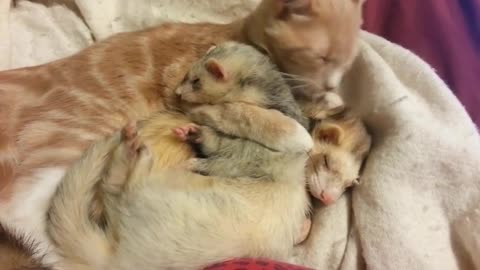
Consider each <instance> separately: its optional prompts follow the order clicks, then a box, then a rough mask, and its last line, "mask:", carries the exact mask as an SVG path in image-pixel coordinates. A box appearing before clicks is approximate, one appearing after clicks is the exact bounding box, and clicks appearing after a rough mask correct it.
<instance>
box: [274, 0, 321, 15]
mask: <svg viewBox="0 0 480 270" xmlns="http://www.w3.org/2000/svg"><path fill="white" fill-rule="evenodd" d="M314 1H315V0H274V2H275V11H276V15H277V17H278V18H280V19H288V18H290V17H291V16H292V15H302V16H310V15H312V14H313V11H314V7H313V5H314Z"/></svg>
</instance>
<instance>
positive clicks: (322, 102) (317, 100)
mask: <svg viewBox="0 0 480 270" xmlns="http://www.w3.org/2000/svg"><path fill="white" fill-rule="evenodd" d="M308 107H309V109H308V111H307V112H306V113H307V115H308V116H309V117H311V118H313V119H325V118H327V117H329V116H332V115H335V114H337V113H340V112H342V111H343V110H344V109H345V103H344V102H343V99H342V97H340V95H338V94H337V93H334V92H326V93H322V94H319V95H315V96H313V97H312V101H311V104H310V106H308Z"/></svg>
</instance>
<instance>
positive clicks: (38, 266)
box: [0, 223, 52, 270]
mask: <svg viewBox="0 0 480 270" xmlns="http://www.w3.org/2000/svg"><path fill="white" fill-rule="evenodd" d="M0 265H1V267H2V269H3V270H23V269H32V270H51V269H52V268H50V267H49V266H47V265H45V264H43V262H42V260H41V256H39V255H38V254H37V245H36V243H35V241H33V240H32V239H29V238H28V237H27V236H26V235H25V234H22V233H19V232H15V231H13V230H11V229H9V228H7V227H6V226H4V225H3V224H1V223H0Z"/></svg>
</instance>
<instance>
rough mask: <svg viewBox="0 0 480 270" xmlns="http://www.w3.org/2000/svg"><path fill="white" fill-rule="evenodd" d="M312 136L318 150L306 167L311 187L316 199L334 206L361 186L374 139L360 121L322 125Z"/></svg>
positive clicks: (315, 148)
mask: <svg viewBox="0 0 480 270" xmlns="http://www.w3.org/2000/svg"><path fill="white" fill-rule="evenodd" d="M311 135H312V138H313V140H314V148H313V150H312V151H311V154H310V159H309V160H308V162H307V167H306V176H307V183H308V187H309V190H310V193H311V194H312V196H314V197H316V198H318V199H320V200H321V201H322V202H323V203H325V204H327V205H328V204H332V203H334V202H335V201H336V200H337V199H338V198H339V197H340V196H341V195H342V194H343V192H344V191H345V190H346V189H347V188H348V187H350V186H352V185H355V184H358V183H359V173H360V168H361V165H362V163H363V161H364V159H365V158H366V156H367V154H368V152H369V150H370V145H371V138H370V135H369V134H368V133H367V131H366V129H365V126H364V125H363V123H362V122H361V121H360V120H359V119H357V118H348V119H345V118H344V119H341V120H339V119H327V120H323V121H319V122H317V123H316V124H315V126H314V128H313V130H312V133H311Z"/></svg>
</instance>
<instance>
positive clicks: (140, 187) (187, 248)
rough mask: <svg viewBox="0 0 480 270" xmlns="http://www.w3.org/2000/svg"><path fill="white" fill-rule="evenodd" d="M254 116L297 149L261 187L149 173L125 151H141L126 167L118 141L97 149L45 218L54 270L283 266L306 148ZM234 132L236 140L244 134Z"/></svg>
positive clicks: (302, 196) (140, 158)
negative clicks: (101, 217)
mask: <svg viewBox="0 0 480 270" xmlns="http://www.w3.org/2000/svg"><path fill="white" fill-rule="evenodd" d="M230 105H231V106H232V105H233V104H230ZM239 105H240V106H252V105H245V104H243V105H242V104H239ZM259 109H260V108H259ZM257 112H260V111H257ZM263 114H266V115H270V116H268V118H271V117H275V118H277V119H276V123H277V124H278V125H279V126H282V127H283V130H284V131H285V132H284V133H277V136H278V138H279V139H278V140H279V141H281V142H282V145H284V146H287V145H290V146H293V145H296V146H301V147H299V148H297V149H294V148H293V147H287V149H290V151H284V152H282V154H283V157H284V160H283V161H285V160H288V161H289V164H290V165H289V166H288V167H285V166H284V162H281V160H279V163H277V165H276V166H271V167H270V170H271V171H270V174H271V175H272V177H273V178H272V179H270V180H268V179H263V180H262V181H258V180H255V179H251V178H248V177H244V178H242V177H240V178H225V177H215V176H203V175H199V174H194V173H191V172H188V171H183V170H180V169H166V170H163V171H156V172H152V171H151V166H152V163H153V159H152V156H151V152H150V151H149V150H147V149H146V148H144V147H139V148H136V149H134V150H135V151H137V150H138V149H140V150H138V153H137V154H136V155H135V158H131V157H130V159H128V153H129V152H131V149H129V147H127V146H126V143H125V142H122V141H121V139H120V137H121V136H119V135H116V136H114V137H113V138H109V139H107V140H104V141H102V142H99V143H96V144H95V145H94V146H93V147H91V148H90V149H89V150H87V152H86V154H85V155H84V157H83V158H82V159H81V160H80V161H79V162H77V163H75V164H74V165H73V167H72V169H71V170H69V171H68V172H67V174H66V176H65V178H64V180H63V181H62V183H61V185H60V187H59V190H58V191H57V194H56V195H55V196H54V198H53V201H52V206H51V209H50V211H49V215H48V216H49V220H48V223H49V224H48V225H49V226H48V232H49V234H50V236H51V237H52V240H53V242H54V243H55V244H56V246H57V247H58V250H59V253H60V254H61V255H62V256H63V257H64V259H65V260H64V261H63V263H62V264H64V265H65V266H66V267H68V269H131V268H133V267H138V268H141V269H146V270H148V269H201V268H202V267H206V266H208V265H209V264H211V263H214V262H217V261H223V260H226V259H230V258H235V257H243V256H246V257H268V258H273V259H281V260H286V259H288V258H289V257H290V256H291V252H292V248H293V245H294V243H295V241H296V239H297V235H298V233H299V232H300V231H301V230H302V226H303V221H304V219H305V213H306V211H307V209H308V205H309V204H308V196H307V193H306V190H305V182H304V179H305V178H304V167H305V160H306V151H309V150H310V148H311V147H312V141H311V137H310V135H309V134H308V132H307V131H306V130H305V129H304V128H303V127H302V126H301V125H300V124H298V123H296V122H295V121H294V120H293V119H290V118H288V117H286V116H283V115H282V114H281V113H278V112H275V111H271V110H264V109H263ZM271 114H273V115H271ZM256 117H257V118H261V117H262V114H257V115H256ZM232 120H233V118H232ZM235 120H238V118H237V119H235ZM225 121H228V120H225ZM263 123H266V122H264V121H256V124H257V125H261V124H263ZM228 126H229V127H232V126H233V124H230V125H228ZM215 128H217V129H219V130H220V131H222V132H225V131H226V130H222V129H221V126H217V127H215ZM261 128H262V127H261V126H259V127H257V130H259V129H261ZM266 128H268V126H267V127H266ZM292 128H293V129H292ZM237 129H238V132H237V134H245V133H246V129H248V128H245V127H244V126H241V125H239V126H237ZM302 130H303V134H302V136H299V132H300V131H302ZM229 131H232V130H229ZM257 135H259V134H257ZM256 139H260V138H256ZM266 142H268V141H267V140H264V141H260V142H259V143H260V144H263V143H266ZM130 145H133V144H130ZM227 147H228V145H227ZM264 149H265V150H264V151H270V150H268V149H266V148H264ZM277 150H278V149H277ZM292 150H294V151H293V152H292ZM272 153H273V152H272ZM302 153H303V154H302ZM275 154H277V153H276V152H275ZM118 170H120V173H118V172H117V171H118ZM211 172H212V174H213V175H215V174H216V172H215V171H211ZM122 176H123V178H125V179H122ZM98 185H101V186H102V187H103V189H104V190H105V192H104V194H103V196H104V197H105V199H104V202H105V209H106V210H105V213H106V220H107V222H106V224H107V226H106V227H105V228H103V227H100V226H98V224H96V223H95V222H93V221H92V220H91V218H90V206H91V203H92V201H93V198H94V194H95V192H97V191H96V187H97V186H98ZM267 213H269V214H267Z"/></svg>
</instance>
